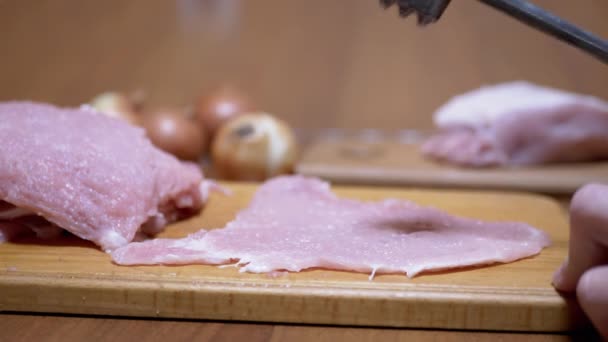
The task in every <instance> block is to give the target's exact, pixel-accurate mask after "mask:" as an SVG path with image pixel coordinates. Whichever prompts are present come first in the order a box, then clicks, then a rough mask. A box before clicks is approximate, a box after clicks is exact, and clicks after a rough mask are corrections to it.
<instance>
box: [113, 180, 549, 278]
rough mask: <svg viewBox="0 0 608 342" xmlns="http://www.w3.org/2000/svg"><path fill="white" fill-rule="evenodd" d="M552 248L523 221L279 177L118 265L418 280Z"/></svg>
mask: <svg viewBox="0 0 608 342" xmlns="http://www.w3.org/2000/svg"><path fill="white" fill-rule="evenodd" d="M549 244H550V240H549V238H548V236H547V235H546V234H545V233H544V232H543V231H541V230H539V229H536V228H534V227H531V226H529V225H527V224H525V223H518V222H485V221H480V220H475V219H470V218H464V217H456V216H452V215H449V214H447V213H445V212H443V211H441V210H438V209H435V208H431V207H423V206H419V205H417V204H415V203H413V202H410V201H405V200H396V199H387V200H383V201H379V202H364V201H357V200H352V199H344V198H339V197H337V196H336V195H335V194H334V193H332V191H331V189H330V186H329V184H328V183H326V182H323V181H321V180H318V179H315V178H306V177H303V176H281V177H276V178H274V179H271V180H269V181H267V182H265V183H264V184H263V185H262V186H261V187H260V188H259V189H258V190H257V192H256V194H255V196H254V198H253V199H252V201H251V203H250V205H249V206H248V207H247V208H245V209H243V210H242V211H240V212H239V213H238V214H237V216H236V218H235V219H234V220H233V221H231V222H229V223H228V224H227V225H226V227H224V228H223V229H213V230H209V231H206V230H201V231H199V232H197V233H194V234H191V235H190V236H188V237H185V238H182V239H154V240H149V241H144V242H135V243H131V244H129V245H127V246H124V247H121V248H119V249H117V250H115V251H114V252H113V253H112V258H113V260H114V262H116V263H117V264H120V265H144V264H148V265H150V264H195V263H200V264H211V265H218V264H224V265H225V264H230V263H235V262H236V263H237V266H239V267H240V268H241V271H243V272H254V273H266V272H273V271H292V272H298V271H301V270H304V269H309V268H325V269H334V270H347V271H355V272H365V273H371V274H372V276H373V275H374V274H380V273H404V274H406V275H407V276H409V277H413V276H415V275H416V274H418V273H420V272H423V271H436V270H445V269H453V268H460V267H465V266H473V265H485V264H492V263H506V262H512V261H515V260H518V259H521V258H525V257H529V256H533V255H535V254H537V253H539V252H540V251H541V250H542V249H543V248H544V247H547V246H548V245H549Z"/></svg>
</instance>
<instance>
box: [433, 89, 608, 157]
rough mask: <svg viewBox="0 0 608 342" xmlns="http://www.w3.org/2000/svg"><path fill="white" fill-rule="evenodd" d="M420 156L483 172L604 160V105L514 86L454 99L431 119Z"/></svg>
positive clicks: (607, 119)
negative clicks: (494, 168)
mask: <svg viewBox="0 0 608 342" xmlns="http://www.w3.org/2000/svg"><path fill="white" fill-rule="evenodd" d="M434 122H435V125H436V127H437V128H438V129H439V132H438V133H437V134H435V135H433V136H432V137H430V138H429V139H428V140H427V141H425V143H424V144H423V146H422V149H421V150H422V153H423V154H424V155H425V156H427V157H429V158H432V159H435V160H438V161H443V162H447V163H452V164H457V165H463V166H472V167H483V166H499V165H501V166H506V165H538V164H548V163H571V162H583V161H595V160H599V159H607V158H608V102H606V101H603V100H601V99H598V98H596V97H592V96H587V95H580V94H574V93H570V92H566V91H562V90H558V89H552V88H547V87H542V86H538V85H535V84H532V83H529V82H524V81H516V82H508V83H502V84H497V85H493V86H484V87H481V88H479V89H476V90H473V91H471V92H468V93H465V94H462V95H458V96H455V97H454V98H452V99H451V100H449V101H448V102H447V103H446V104H444V105H443V106H441V107H440V108H439V109H438V110H437V111H436V112H435V114H434Z"/></svg>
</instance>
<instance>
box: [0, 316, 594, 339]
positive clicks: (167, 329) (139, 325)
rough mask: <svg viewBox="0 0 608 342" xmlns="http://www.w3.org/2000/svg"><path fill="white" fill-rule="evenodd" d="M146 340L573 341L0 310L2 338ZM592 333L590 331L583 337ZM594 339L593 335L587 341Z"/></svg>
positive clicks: (495, 334)
mask: <svg viewBox="0 0 608 342" xmlns="http://www.w3.org/2000/svg"><path fill="white" fill-rule="evenodd" d="M134 336H136V338H137V339H139V340H142V341H150V342H153V341H175V342H181V341H184V342H191V341H197V342H234V341H248V342H282V341H290V342H302V341H315V342H334V341H349V342H373V341H386V342H392V341H395V342H396V341H438V342H439V341H441V342H459V341H467V342H468V341H476V342H484V341H488V342H511V341H513V342H518V341H521V340H525V341H530V342H549V341H551V342H553V341H563V342H565V341H571V340H572V338H571V337H570V336H566V335H557V334H555V335H550V334H542V335H541V334H525V333H498V332H467V331H432V330H411V329H377V328H354V327H335V326H289V325H273V324H251V323H230V324H227V323H222V322H205V321H184V320H181V321H167V320H141V319H140V320H136V319H126V318H122V319H117V318H99V317H74V316H68V317H63V316H42V315H17V314H0V339H2V340H4V341H11V342H30V341H49V342H53V341H58V342H64V341H84V340H94V341H108V340H111V341H115V342H122V341H126V342H130V341H133V338H134ZM588 336H592V335H591V334H585V335H583V336H581V340H583V339H582V338H583V337H588ZM587 340H589V339H587Z"/></svg>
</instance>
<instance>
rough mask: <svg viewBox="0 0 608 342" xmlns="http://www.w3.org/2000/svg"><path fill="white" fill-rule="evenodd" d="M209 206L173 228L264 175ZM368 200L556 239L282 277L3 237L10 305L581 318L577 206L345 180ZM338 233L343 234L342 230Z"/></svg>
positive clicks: (553, 323) (487, 320)
mask: <svg viewBox="0 0 608 342" xmlns="http://www.w3.org/2000/svg"><path fill="white" fill-rule="evenodd" d="M226 186H228V187H229V188H230V189H232V190H233V191H234V194H233V195H232V196H230V197H224V196H222V195H218V194H214V195H213V196H212V198H211V200H210V203H209V205H208V207H207V208H206V210H204V212H203V213H202V215H200V216H198V217H194V218H192V219H190V220H187V221H183V222H180V223H177V224H174V225H172V226H171V227H169V228H168V230H167V231H166V232H165V233H164V234H162V235H163V236H164V237H182V236H185V235H186V234H188V233H191V232H194V231H196V230H198V229H199V228H201V227H205V228H213V227H222V226H223V225H224V224H225V223H226V222H228V221H229V220H231V219H233V217H234V215H235V213H236V212H237V211H238V210H239V209H241V208H243V207H245V206H246V205H247V204H248V201H249V200H250V198H251V196H252V194H253V192H254V191H255V189H256V186H255V185H254V184H237V183H229V184H227V185H226ZM334 189H335V190H336V191H337V193H338V194H339V195H340V196H343V197H349V198H357V199H362V200H380V199H383V198H388V197H392V198H403V199H411V200H414V201H416V202H418V203H420V204H423V205H433V206H436V207H440V208H443V209H444V210H447V211H448V212H450V213H453V214H458V215H463V216H469V217H475V218H480V219H492V220H517V221H525V222H527V223H529V224H531V225H534V226H536V227H538V228H541V229H543V230H545V231H547V232H548V233H549V234H550V236H551V238H552V239H553V245H552V246H551V247H549V248H548V249H545V250H543V252H542V253H541V254H540V255H538V256H536V257H532V258H528V259H525V260H521V261H518V262H514V263H511V264H504V265H495V266H487V267H479V268H468V269H463V270H460V271H454V272H442V273H435V274H423V275H420V276H418V277H415V278H413V279H408V278H407V277H405V276H404V275H377V276H376V277H375V278H374V280H373V281H370V280H368V275H367V274H358V273H349V272H334V271H326V270H310V271H305V272H301V273H290V274H287V275H283V276H278V277H271V276H269V275H264V274H249V273H239V272H238V270H237V269H236V268H234V267H225V268H220V267H215V266H203V265H191V266H138V267H126V266H117V265H114V264H112V262H111V261H110V258H109V256H108V255H106V254H105V253H103V252H101V251H100V250H98V249H97V248H95V246H93V245H92V244H91V243H88V242H85V241H82V240H79V239H77V238H74V237H68V236H66V237H62V238H61V239H60V240H58V241H54V242H44V241H39V240H35V239H33V238H30V239H23V240H19V241H17V242H13V243H5V244H2V245H0V311H30V312H31V311H34V312H55V313H75V314H96V315H97V314H98V315H119V316H144V317H173V318H195V319H217V320H246V321H267V322H296V323H316V324H338V325H363V326H390V327H424V328H449V329H489V330H517V331H563V330H567V329H569V328H570V327H572V325H573V324H574V323H575V322H574V321H573V320H572V319H570V318H569V310H568V308H567V305H566V301H565V300H564V299H563V298H562V297H560V296H559V295H558V294H557V293H556V291H555V290H554V289H553V288H552V287H551V285H550V280H551V275H552V273H553V271H554V270H555V269H556V268H557V267H558V265H559V264H560V263H561V261H562V260H563V259H564V257H565V256H566V250H567V239H568V229H567V222H566V219H565V212H564V211H563V209H561V207H560V206H559V205H558V204H557V203H556V202H554V201H553V200H552V199H549V198H547V197H543V196H539V195H530V194H521V193H507V192H472V191H455V190H442V191H439V190H435V191H433V190H417V189H381V188H373V187H335V188H334ZM336 243H340V242H339V241H336Z"/></svg>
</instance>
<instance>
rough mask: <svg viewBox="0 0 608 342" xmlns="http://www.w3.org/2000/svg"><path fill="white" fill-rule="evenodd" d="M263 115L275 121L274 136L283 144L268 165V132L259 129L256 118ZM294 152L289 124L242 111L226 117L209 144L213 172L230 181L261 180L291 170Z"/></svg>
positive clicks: (294, 159) (269, 137)
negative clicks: (283, 149) (276, 159)
mask: <svg viewBox="0 0 608 342" xmlns="http://www.w3.org/2000/svg"><path fill="white" fill-rule="evenodd" d="M264 117H265V118H270V119H271V120H273V121H274V122H275V123H276V127H277V131H278V136H279V137H280V139H282V143H283V144H285V146H287V148H286V152H285V154H284V155H282V157H281V159H280V162H279V163H278V164H277V165H275V166H274V167H271V165H269V153H270V148H269V146H270V144H272V142H271V136H270V135H268V134H262V133H261V132H262V130H261V127H260V126H261V125H262V123H261V122H260V120H262V118H264ZM296 156H297V146H296V140H295V137H294V134H293V132H292V130H291V128H290V127H289V126H288V125H287V123H285V122H284V121H282V120H280V119H278V118H276V117H274V116H272V115H269V114H266V113H244V114H242V115H240V116H238V117H235V118H233V119H231V120H229V121H228V122H227V123H225V124H224V125H223V126H222V127H221V128H220V130H219V131H218V133H217V135H216V136H215V138H214V140H213V144H212V146H211V157H212V161H213V169H214V171H215V173H216V174H217V176H218V177H219V178H222V179H226V180H234V181H264V180H266V179H268V178H270V177H274V176H277V175H280V174H288V173H292V172H293V168H294V164H295V162H296Z"/></svg>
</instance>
